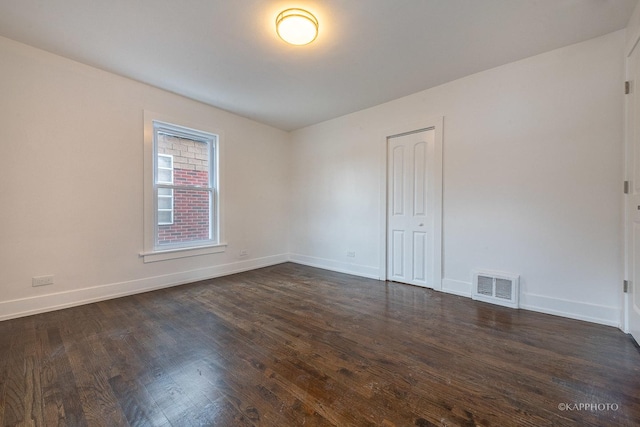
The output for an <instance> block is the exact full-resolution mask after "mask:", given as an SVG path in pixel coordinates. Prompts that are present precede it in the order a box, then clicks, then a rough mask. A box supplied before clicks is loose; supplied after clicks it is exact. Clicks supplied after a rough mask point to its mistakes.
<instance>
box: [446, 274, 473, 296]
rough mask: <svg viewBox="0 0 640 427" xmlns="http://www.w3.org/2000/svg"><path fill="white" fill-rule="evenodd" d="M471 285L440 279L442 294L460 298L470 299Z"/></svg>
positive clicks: (459, 281)
mask: <svg viewBox="0 0 640 427" xmlns="http://www.w3.org/2000/svg"><path fill="white" fill-rule="evenodd" d="M472 289H473V285H472V284H471V283H469V282H463V281H461V280H453V279H446V278H445V279H442V292H446V293H448V294H453V295H458V296H461V297H467V298H471V291H472Z"/></svg>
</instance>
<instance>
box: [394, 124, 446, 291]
mask: <svg viewBox="0 0 640 427" xmlns="http://www.w3.org/2000/svg"><path fill="white" fill-rule="evenodd" d="M434 135H435V131H434V130H426V131H420V132H415V133H410V134H407V135H401V136H396V137H390V138H388V139H387V143H388V162H389V163H388V164H389V173H388V175H387V176H388V180H389V182H388V183H387V188H388V191H389V194H388V198H387V200H388V201H389V202H388V205H389V209H388V213H387V223H388V224H387V248H388V249H387V271H388V273H387V274H388V278H389V279H391V280H394V281H398V282H403V283H409V284H412V285H419V286H433V284H431V283H430V281H429V266H430V265H433V260H431V259H430V258H433V256H434V253H433V252H434V251H433V245H434V234H435V233H434V230H433V227H434V225H433V224H434V223H435V222H434V219H433V216H434V213H433V212H430V211H429V209H430V206H431V204H430V203H429V197H430V193H431V191H433V190H431V191H430V188H429V184H430V180H429V175H430V174H432V173H433V171H432V170H430V169H432V168H430V167H429V166H430V165H431V164H433V162H432V161H430V159H429V156H433V152H434V149H433V146H434V142H435V137H434ZM399 236H402V237H401V238H400V237H399Z"/></svg>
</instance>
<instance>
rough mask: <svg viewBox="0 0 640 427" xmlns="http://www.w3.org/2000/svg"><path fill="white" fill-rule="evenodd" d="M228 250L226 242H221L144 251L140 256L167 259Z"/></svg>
mask: <svg viewBox="0 0 640 427" xmlns="http://www.w3.org/2000/svg"><path fill="white" fill-rule="evenodd" d="M226 250H227V244H226V243H219V244H217V245H211V246H197V247H192V248H176V249H167V250H163V251H153V252H142V253H140V256H141V257H142V258H143V259H144V262H145V263H147V262H156V261H166V260H170V259H177V258H187V257H192V256H199V255H209V254H218V253H221V252H224V251H226Z"/></svg>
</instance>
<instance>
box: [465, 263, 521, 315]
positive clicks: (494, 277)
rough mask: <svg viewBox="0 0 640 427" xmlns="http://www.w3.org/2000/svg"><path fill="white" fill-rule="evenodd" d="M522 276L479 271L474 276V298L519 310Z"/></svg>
mask: <svg viewBox="0 0 640 427" xmlns="http://www.w3.org/2000/svg"><path fill="white" fill-rule="evenodd" d="M519 285H520V276H518V275H514V274H508V273H495V272H489V271H478V272H475V273H474V275H473V293H472V297H473V299H475V300H478V301H484V302H489V303H492V304H498V305H503V306H505V307H511V308H518V296H519V295H520V292H519V288H520V286H519Z"/></svg>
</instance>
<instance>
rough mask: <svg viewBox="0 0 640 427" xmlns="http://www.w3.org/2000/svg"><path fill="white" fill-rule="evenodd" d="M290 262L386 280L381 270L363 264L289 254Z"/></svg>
mask: <svg viewBox="0 0 640 427" xmlns="http://www.w3.org/2000/svg"><path fill="white" fill-rule="evenodd" d="M289 261H291V262H295V263H296V264H302V265H307V266H309V267H316V268H321V269H323V270H330V271H335V272H338V273H345V274H353V275H354V276H360V277H366V278H367V279H376V280H384V278H383V277H382V276H381V275H380V270H378V268H376V267H369V266H366V265H361V264H352V263H346V262H340V261H334V260H332V259H326V258H317V257H312V256H307V255H300V254H289Z"/></svg>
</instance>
